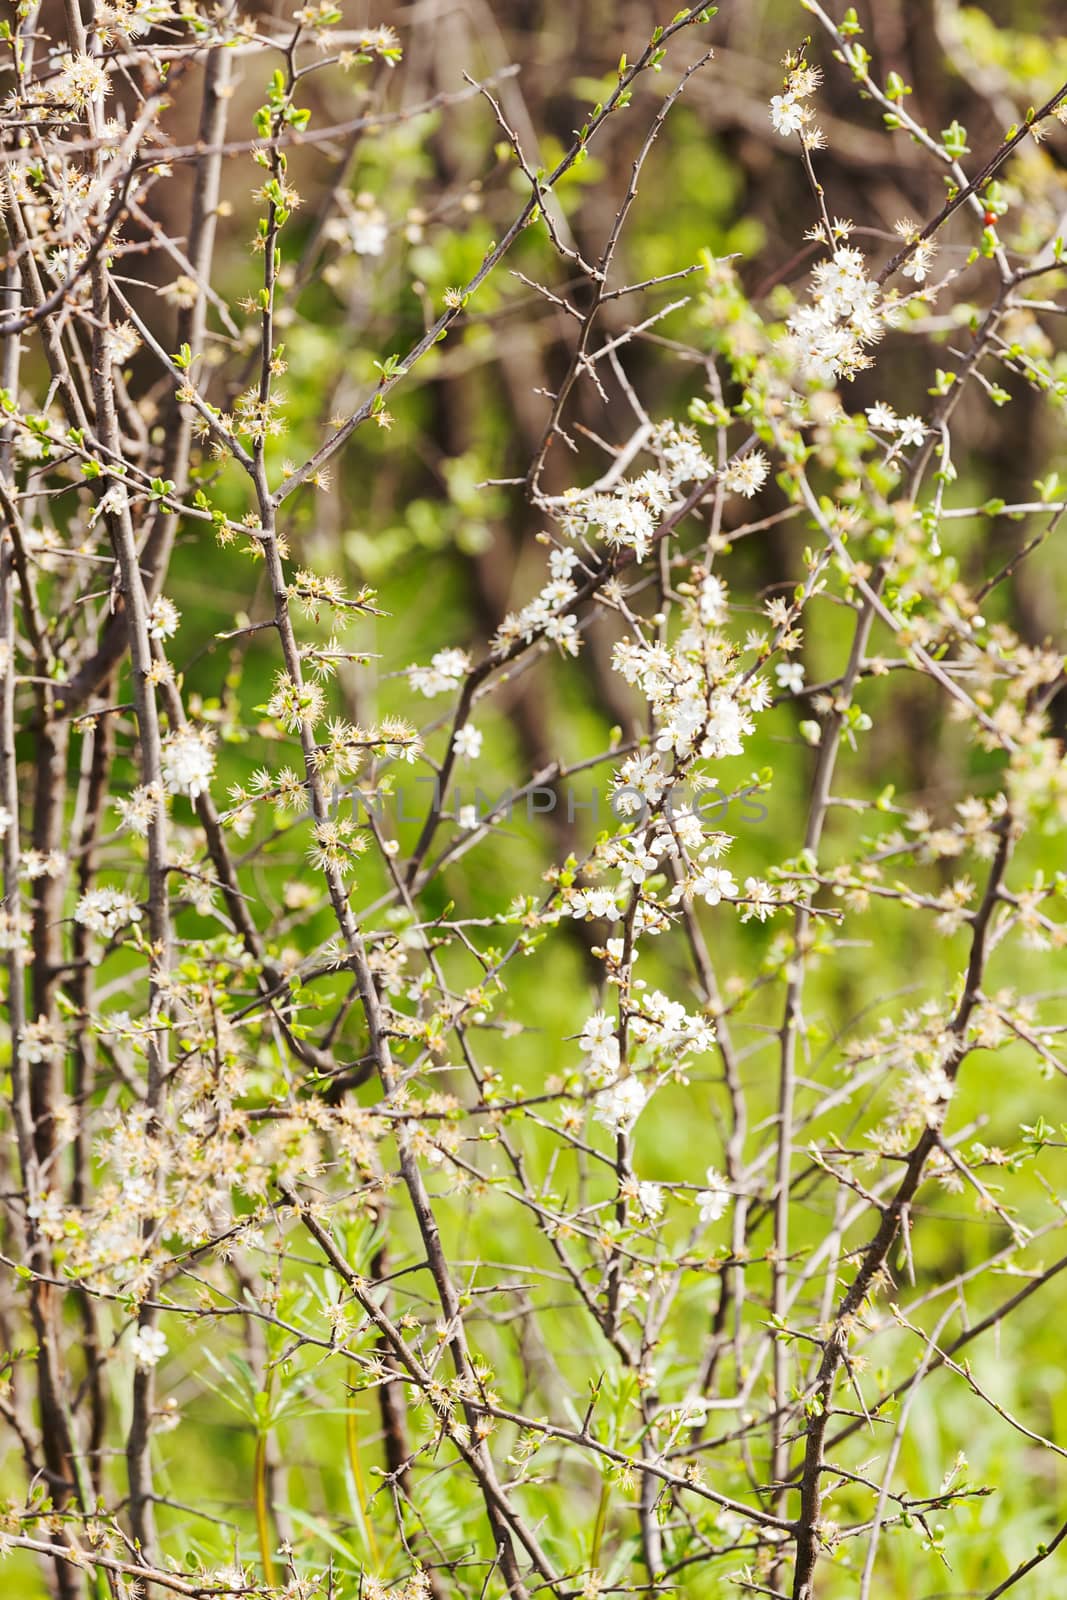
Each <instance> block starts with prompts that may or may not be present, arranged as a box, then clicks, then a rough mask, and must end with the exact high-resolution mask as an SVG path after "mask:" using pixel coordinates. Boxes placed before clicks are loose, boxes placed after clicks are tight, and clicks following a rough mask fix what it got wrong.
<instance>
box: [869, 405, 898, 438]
mask: <svg viewBox="0 0 1067 1600" xmlns="http://www.w3.org/2000/svg"><path fill="white" fill-rule="evenodd" d="M867 421H868V422H869V423H870V425H871V427H872V428H874V429H875V431H876V432H878V433H896V431H897V428H898V427H899V426H900V423H899V420H898V418H897V414H896V412H895V411H894V410H893V407H892V406H887V405H885V404H884V403H883V402H882V401H881V400H879V402H878V404H877V405H873V406H868V407H867Z"/></svg>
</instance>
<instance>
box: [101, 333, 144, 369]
mask: <svg viewBox="0 0 1067 1600" xmlns="http://www.w3.org/2000/svg"><path fill="white" fill-rule="evenodd" d="M106 344H107V353H108V359H109V360H110V361H112V362H113V363H114V364H115V366H116V367H124V366H125V365H126V363H127V361H132V359H133V357H134V356H135V355H136V354H137V351H138V350H139V349H140V348H141V338H140V335H139V334H138V333H137V331H136V329H135V328H134V326H133V323H132V322H116V323H115V324H114V325H113V326H112V327H111V328H109V329H108V332H107V340H106Z"/></svg>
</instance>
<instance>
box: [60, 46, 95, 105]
mask: <svg viewBox="0 0 1067 1600" xmlns="http://www.w3.org/2000/svg"><path fill="white" fill-rule="evenodd" d="M55 92H56V98H57V99H59V100H66V101H69V102H70V103H71V105H75V106H77V107H78V109H79V111H80V110H81V109H82V107H83V106H86V105H88V103H89V102H90V101H95V100H102V99H103V98H104V96H105V94H106V93H107V69H106V67H105V66H104V64H103V62H102V61H101V60H98V59H97V57H95V56H90V55H86V54H85V53H84V52H83V53H82V54H81V55H77V56H72V55H66V56H64V57H63V71H62V72H61V73H60V75H59V77H58V79H57V80H56V89H55Z"/></svg>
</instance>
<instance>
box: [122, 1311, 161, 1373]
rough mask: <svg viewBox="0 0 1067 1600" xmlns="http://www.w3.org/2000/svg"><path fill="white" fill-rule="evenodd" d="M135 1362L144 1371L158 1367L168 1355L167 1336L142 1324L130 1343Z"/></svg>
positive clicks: (146, 1324)
mask: <svg viewBox="0 0 1067 1600" xmlns="http://www.w3.org/2000/svg"><path fill="white" fill-rule="evenodd" d="M130 1349H131V1350H132V1351H133V1356H134V1360H135V1361H136V1362H137V1365H138V1366H139V1367H141V1368H142V1369H146V1368H148V1367H154V1366H156V1365H157V1364H158V1363H159V1362H160V1361H162V1359H163V1357H164V1356H165V1355H166V1353H167V1336H166V1334H165V1333H161V1332H160V1330H159V1329H158V1328H152V1327H150V1326H149V1325H148V1323H146V1322H145V1323H142V1324H141V1326H140V1327H139V1328H138V1330H137V1332H136V1333H135V1334H134V1336H133V1339H132V1341H131V1343H130Z"/></svg>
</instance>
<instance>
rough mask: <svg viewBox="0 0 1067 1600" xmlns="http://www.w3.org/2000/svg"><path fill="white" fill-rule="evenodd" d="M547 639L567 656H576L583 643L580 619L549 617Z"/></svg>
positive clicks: (546, 628)
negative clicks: (579, 631) (579, 625)
mask: <svg viewBox="0 0 1067 1600" xmlns="http://www.w3.org/2000/svg"><path fill="white" fill-rule="evenodd" d="M545 638H546V639H551V640H552V643H553V644H557V645H558V646H559V648H560V649H561V650H562V651H563V652H564V654H565V655H569V656H576V655H577V654H578V651H579V649H580V647H581V643H582V641H581V638H580V636H579V633H578V618H577V617H572V616H566V617H560V616H556V617H549V618H548V620H547V622H546V623H545Z"/></svg>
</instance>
